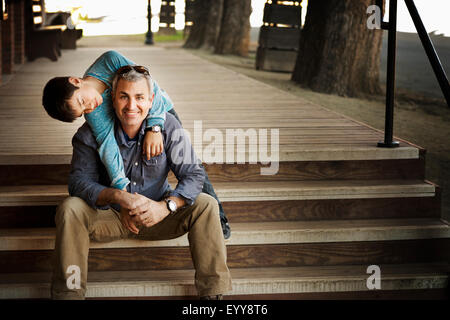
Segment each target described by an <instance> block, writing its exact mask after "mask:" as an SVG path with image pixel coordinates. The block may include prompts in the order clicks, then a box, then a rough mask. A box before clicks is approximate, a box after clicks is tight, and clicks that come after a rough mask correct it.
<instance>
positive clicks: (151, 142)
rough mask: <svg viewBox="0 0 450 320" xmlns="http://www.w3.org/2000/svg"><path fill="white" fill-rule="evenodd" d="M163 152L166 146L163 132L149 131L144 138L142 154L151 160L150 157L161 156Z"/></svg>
mask: <svg viewBox="0 0 450 320" xmlns="http://www.w3.org/2000/svg"><path fill="white" fill-rule="evenodd" d="M163 150H164V145H163V139H162V134H161V132H152V131H147V132H146V133H145V137H144V145H143V146H142V154H144V155H147V160H150V157H156V156H159V155H160V154H161V153H162V152H163Z"/></svg>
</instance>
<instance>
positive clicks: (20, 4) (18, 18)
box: [12, 0, 25, 64]
mask: <svg viewBox="0 0 450 320" xmlns="http://www.w3.org/2000/svg"><path fill="white" fill-rule="evenodd" d="M12 5H13V7H14V9H13V10H14V63H16V64H23V63H24V62H25V0H15V1H14V2H12Z"/></svg>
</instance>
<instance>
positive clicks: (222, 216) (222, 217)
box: [167, 108, 228, 222]
mask: <svg viewBox="0 0 450 320" xmlns="http://www.w3.org/2000/svg"><path fill="white" fill-rule="evenodd" d="M167 112H169V113H170V114H171V115H173V116H174V117H175V118H176V119H177V120H178V122H179V123H180V124H181V125H183V123H182V122H181V120H180V118H179V117H178V114H177V113H176V112H175V110H174V108H172V109H170V110H169V111H167ZM201 166H202V168H203V170H204V171H205V182H204V183H203V190H202V192H203V193H206V194H209V195H210V196H211V197H213V198H214V199H216V200H217V203H218V204H219V214H220V220H221V221H224V222H228V219H227V217H226V216H225V212H224V211H223V207H222V203H220V200H219V198H218V197H217V195H216V192H215V191H214V187H213V186H212V184H211V181H210V180H209V177H208V174H207V173H206V170H205V167H203V165H201Z"/></svg>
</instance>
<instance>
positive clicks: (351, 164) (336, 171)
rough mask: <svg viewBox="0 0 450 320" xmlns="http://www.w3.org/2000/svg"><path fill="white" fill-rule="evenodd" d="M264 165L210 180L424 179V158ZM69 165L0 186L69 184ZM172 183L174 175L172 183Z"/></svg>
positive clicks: (40, 169)
mask: <svg viewBox="0 0 450 320" xmlns="http://www.w3.org/2000/svg"><path fill="white" fill-rule="evenodd" d="M264 167H268V166H267V165H261V164H248V163H246V164H205V169H206V171H207V173H208V176H209V178H210V180H211V181H212V182H213V183H217V182H230V181H234V182H241V181H242V182H250V181H272V180H277V181H296V180H343V179H346V180H372V179H388V180H394V179H415V180H423V179H424V178H425V160H424V157H423V156H422V157H420V158H417V159H398V160H361V161H283V162H279V164H278V171H277V173H276V175H261V169H262V168H264ZM69 172H70V165H69V164H59V165H58V164H53V165H3V166H0V173H1V174H0V185H2V186H17V185H43V184H67V181H68V176H69ZM171 178H172V180H173V178H174V177H173V174H170V175H169V179H171Z"/></svg>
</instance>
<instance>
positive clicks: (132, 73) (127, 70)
mask: <svg viewBox="0 0 450 320" xmlns="http://www.w3.org/2000/svg"><path fill="white" fill-rule="evenodd" d="M120 79H123V80H125V81H130V82H137V81H139V80H142V79H145V80H146V81H147V86H148V90H149V95H150V97H151V96H152V94H153V81H152V76H151V75H150V72H149V71H148V69H147V68H146V67H143V66H134V65H133V66H132V65H129V66H123V67H121V68H119V69H118V70H117V71H116V74H115V75H114V79H113V82H112V92H111V95H112V96H113V97H114V95H115V93H116V89H117V83H118V82H119V80H120Z"/></svg>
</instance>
